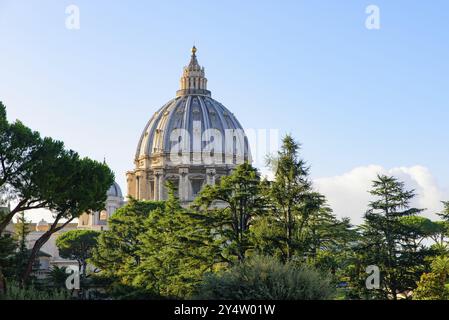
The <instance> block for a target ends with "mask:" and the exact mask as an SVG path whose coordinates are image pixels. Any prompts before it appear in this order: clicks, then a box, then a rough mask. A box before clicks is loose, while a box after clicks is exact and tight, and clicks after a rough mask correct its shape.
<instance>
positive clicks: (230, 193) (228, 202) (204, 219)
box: [193, 163, 267, 264]
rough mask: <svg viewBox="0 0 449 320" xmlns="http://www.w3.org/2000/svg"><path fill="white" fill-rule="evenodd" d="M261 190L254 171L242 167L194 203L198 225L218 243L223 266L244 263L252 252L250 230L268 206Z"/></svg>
mask: <svg viewBox="0 0 449 320" xmlns="http://www.w3.org/2000/svg"><path fill="white" fill-rule="evenodd" d="M262 190H263V186H262V184H261V181H260V175H259V173H258V171H257V169H255V168H254V167H252V166H251V165H250V164H248V163H244V164H242V165H239V166H238V167H237V168H236V169H235V170H234V171H233V172H232V174H231V175H230V176H227V177H223V178H222V179H221V181H220V184H219V185H215V186H206V187H205V188H204V189H203V190H202V191H201V192H200V194H199V196H198V197H197V198H196V199H195V202H194V205H193V208H194V209H195V210H196V212H197V213H198V216H197V217H198V219H199V220H198V221H200V225H201V226H202V227H203V228H206V229H208V230H209V234H211V235H212V239H214V241H215V242H218V243H219V245H218V246H219V247H220V248H221V252H220V257H221V258H222V260H223V261H224V262H226V263H230V264H234V263H236V262H243V261H244V260H245V258H246V257H247V255H248V253H249V252H250V250H252V249H253V247H254V245H253V243H252V241H251V230H250V228H251V226H252V224H253V223H254V222H255V221H256V220H257V219H258V218H261V217H263V216H264V215H265V212H266V206H267V203H266V197H265V196H264V195H263V194H262Z"/></svg>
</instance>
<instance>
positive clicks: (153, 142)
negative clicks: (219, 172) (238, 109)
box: [136, 95, 249, 161]
mask: <svg viewBox="0 0 449 320" xmlns="http://www.w3.org/2000/svg"><path fill="white" fill-rule="evenodd" d="M194 122H197V123H198V122H199V123H200V127H201V136H203V135H204V134H205V131H206V130H208V129H216V130H218V131H219V132H220V134H221V136H222V138H223V139H222V140H223V141H222V151H223V153H225V150H226V145H225V139H224V138H225V137H226V130H229V129H232V130H241V132H243V128H242V126H241V125H240V123H239V121H238V120H237V119H236V117H235V116H234V115H233V114H232V113H231V112H230V111H229V110H228V109H226V107H224V106H223V105H222V104H221V103H219V102H217V101H216V100H214V99H212V98H211V97H208V96H203V95H186V96H181V97H177V98H175V99H173V100H170V101H169V102H168V103H167V104H165V105H164V106H163V107H162V108H161V109H160V110H159V111H157V112H156V113H155V114H154V115H153V117H152V118H151V119H150V121H149V122H148V123H147V125H146V126H145V129H144V131H143V133H142V135H141V138H140V140H139V143H138V146H137V150H136V160H137V159H140V158H142V157H151V156H152V155H159V154H164V153H169V152H170V151H171V150H172V148H173V147H175V145H176V144H177V142H176V141H170V135H171V134H172V132H173V130H175V129H184V130H186V131H187V132H188V133H189V135H190V143H189V148H190V150H188V151H189V152H193V151H194V150H193V148H194V143H193V139H194V132H193V131H194V126H195V124H194ZM237 139H240V140H239V141H237V143H240V144H242V145H243V146H245V147H244V148H245V158H246V160H248V157H249V156H248V154H249V152H248V147H247V145H248V142H247V139H246V138H243V137H239V136H237ZM242 139H244V140H242ZM203 143H206V142H203ZM185 151H187V150H185ZM223 161H224V160H223Z"/></svg>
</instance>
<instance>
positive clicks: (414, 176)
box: [314, 165, 449, 224]
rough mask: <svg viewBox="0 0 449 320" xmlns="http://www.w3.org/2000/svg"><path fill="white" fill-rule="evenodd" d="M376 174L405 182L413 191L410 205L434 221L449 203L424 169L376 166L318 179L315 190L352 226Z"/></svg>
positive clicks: (363, 208) (357, 220) (360, 217)
mask: <svg viewBox="0 0 449 320" xmlns="http://www.w3.org/2000/svg"><path fill="white" fill-rule="evenodd" d="M377 174H387V175H393V176H396V177H397V178H399V179H400V180H402V181H404V183H405V185H406V188H407V189H415V191H416V194H417V197H416V199H415V200H414V202H413V203H412V205H413V206H416V207H418V208H425V209H427V210H426V211H425V212H424V213H423V215H424V216H427V217H429V218H433V219H435V218H436V215H435V213H436V212H440V211H441V209H442V204H441V201H442V200H449V194H448V193H447V192H445V191H444V190H442V189H441V188H440V187H439V186H438V183H437V181H436V179H435V177H434V176H433V175H432V173H431V172H430V170H429V169H428V168H426V167H423V166H412V167H398V168H393V169H385V168H383V167H382V166H378V165H369V166H365V167H357V168H354V169H353V170H351V171H350V172H347V173H344V174H343V175H340V176H334V177H325V178H318V179H315V180H314V184H315V188H316V189H317V190H318V191H320V192H321V193H323V194H324V195H325V196H326V197H327V199H328V202H329V204H330V206H331V207H332V208H333V209H334V212H335V213H336V214H337V215H338V216H339V217H349V218H351V221H352V222H353V223H354V224H359V223H361V222H362V220H363V214H364V213H365V211H366V208H367V205H368V203H369V201H370V200H371V199H372V197H371V195H370V194H369V193H368V190H370V188H371V182H372V181H373V180H374V179H375V178H376V175H377Z"/></svg>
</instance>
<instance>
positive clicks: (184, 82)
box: [176, 46, 211, 96]
mask: <svg viewBox="0 0 449 320" xmlns="http://www.w3.org/2000/svg"><path fill="white" fill-rule="evenodd" d="M191 52H192V55H191V57H190V62H189V64H188V65H187V66H186V67H184V69H183V73H182V76H181V80H180V84H181V88H180V90H178V91H177V92H176V95H177V96H184V95H188V94H203V95H206V96H210V95H211V94H210V91H208V90H207V79H206V76H205V72H204V67H201V66H200V65H199V63H198V60H197V58H196V52H197V48H196V47H195V46H193V47H192V49H191Z"/></svg>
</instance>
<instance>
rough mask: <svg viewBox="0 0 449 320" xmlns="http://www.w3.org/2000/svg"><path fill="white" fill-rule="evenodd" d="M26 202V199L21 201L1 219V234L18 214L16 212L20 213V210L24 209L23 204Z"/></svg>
mask: <svg viewBox="0 0 449 320" xmlns="http://www.w3.org/2000/svg"><path fill="white" fill-rule="evenodd" d="M25 203H26V201H25V200H22V201H20V202H19V203H18V204H17V206H16V207H15V208H14V209H13V210H11V212H9V213H8V214H7V215H6V216H5V217H4V218H3V219H2V220H1V221H0V234H2V233H3V231H4V230H5V229H6V227H7V226H8V224H9V223H10V222H11V220H12V218H14V216H15V215H16V213H19V212H20V211H23V205H24V204H25Z"/></svg>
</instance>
